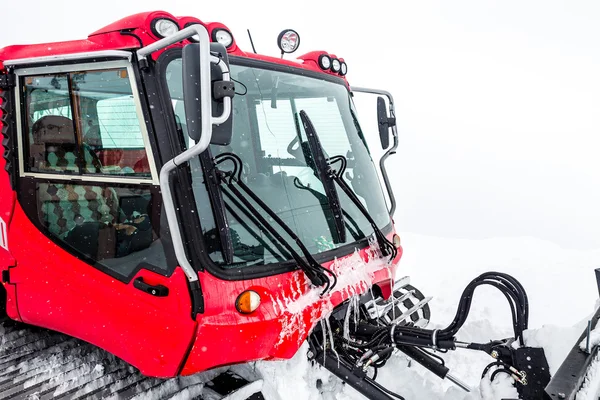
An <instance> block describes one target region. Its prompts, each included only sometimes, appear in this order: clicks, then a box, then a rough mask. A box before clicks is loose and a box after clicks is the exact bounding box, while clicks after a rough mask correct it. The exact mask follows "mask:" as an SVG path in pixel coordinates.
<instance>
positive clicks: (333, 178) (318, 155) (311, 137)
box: [300, 110, 398, 262]
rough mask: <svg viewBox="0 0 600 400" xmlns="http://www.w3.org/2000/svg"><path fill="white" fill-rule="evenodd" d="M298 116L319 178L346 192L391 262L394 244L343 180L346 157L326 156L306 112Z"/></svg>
mask: <svg viewBox="0 0 600 400" xmlns="http://www.w3.org/2000/svg"><path fill="white" fill-rule="evenodd" d="M300 118H301V119H302V124H303V125H304V131H305V132H306V136H307V138H308V143H309V145H310V148H311V149H310V150H311V152H312V153H313V158H314V160H315V161H317V160H319V162H320V165H319V164H317V163H316V162H315V168H316V169H317V170H318V171H319V174H320V175H321V180H322V181H323V184H324V185H325V180H324V179H326V180H328V181H329V182H336V183H337V184H338V185H339V187H340V188H341V189H342V190H343V191H344V193H346V196H348V198H349V199H350V200H351V201H352V202H353V203H354V205H355V206H356V207H357V208H358V210H359V211H360V212H361V213H362V214H363V215H364V216H365V218H366V219H367V221H369V223H370V224H371V227H372V228H373V233H374V234H375V238H376V239H377V244H378V245H379V249H380V251H381V254H382V255H383V256H384V257H385V256H389V261H390V262H391V261H392V260H393V259H394V258H396V255H397V254H398V250H397V249H396V246H394V245H393V243H391V242H390V241H389V240H388V238H386V237H385V235H384V234H383V232H382V231H381V229H379V227H378V226H377V224H376V223H375V220H374V219H373V217H372V216H371V214H369V211H368V210H367V209H366V207H365V206H364V205H363V203H362V202H361V201H360V199H359V198H358V196H357V195H356V193H354V191H353V190H352V189H351V188H350V186H348V184H347V183H346V181H345V180H344V178H343V174H344V172H345V171H346V165H347V161H346V157H344V156H342V155H339V156H334V157H331V158H326V156H325V151H324V150H323V147H322V146H321V141H320V140H319V137H318V136H317V132H316V130H315V127H314V125H313V124H312V121H311V120H310V118H309V117H308V114H307V113H306V111H304V110H302V111H300ZM311 143H312V144H311ZM337 162H340V163H341V166H340V168H339V170H338V171H335V170H334V169H333V168H332V167H331V165H332V164H334V163H337ZM323 177H325V178H323ZM334 190H335V187H334ZM335 195H336V200H337V204H338V205H339V199H337V192H335ZM340 210H341V206H340ZM339 215H340V216H342V215H343V213H342V212H340V213H339Z"/></svg>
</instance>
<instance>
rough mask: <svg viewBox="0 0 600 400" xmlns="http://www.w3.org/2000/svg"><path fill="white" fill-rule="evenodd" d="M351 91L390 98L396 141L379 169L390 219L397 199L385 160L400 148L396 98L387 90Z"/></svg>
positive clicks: (389, 119) (355, 88)
mask: <svg viewBox="0 0 600 400" xmlns="http://www.w3.org/2000/svg"><path fill="white" fill-rule="evenodd" d="M350 90H351V91H352V92H359V93H369V94H377V95H383V96H386V97H387V98H388V101H389V104H390V106H389V107H390V117H389V118H388V121H393V124H392V125H391V128H392V138H393V139H394V143H393V145H392V147H390V148H389V149H388V150H387V151H386V152H385V154H384V155H383V156H381V159H380V160H379V168H380V169H381V175H382V176H383V182H384V183H385V188H386V189H387V192H388V196H389V198H390V211H389V213H390V217H393V216H394V212H395V211H396V197H394V191H393V189H392V184H391V182H390V178H389V176H388V173H387V170H386V168H385V160H387V158H388V157H389V156H391V155H392V154H396V149H397V148H398V130H397V129H396V112H395V108H394V97H393V96H392V94H391V93H390V92H388V91H386V90H379V89H369V88H363V87H355V86H353V87H351V88H350Z"/></svg>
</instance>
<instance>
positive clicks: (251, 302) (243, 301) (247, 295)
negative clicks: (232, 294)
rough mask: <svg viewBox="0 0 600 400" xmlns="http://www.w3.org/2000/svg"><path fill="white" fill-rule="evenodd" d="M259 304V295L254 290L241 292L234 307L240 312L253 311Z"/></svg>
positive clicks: (248, 312)
mask: <svg viewBox="0 0 600 400" xmlns="http://www.w3.org/2000/svg"><path fill="white" fill-rule="evenodd" d="M259 305H260V295H259V294H258V293H256V292H255V291H254V290H246V291H244V292H242V293H241V294H240V295H239V296H238V298H237V300H236V301H235V308H236V309H237V310H238V311H239V312H241V313H242V314H250V313H252V312H254V311H255V310H256V309H257V308H258V306H259Z"/></svg>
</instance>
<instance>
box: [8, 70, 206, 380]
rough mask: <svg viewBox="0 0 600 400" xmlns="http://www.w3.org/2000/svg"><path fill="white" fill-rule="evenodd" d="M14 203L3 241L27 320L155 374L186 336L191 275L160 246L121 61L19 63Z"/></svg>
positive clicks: (152, 191)
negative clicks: (7, 243) (6, 242)
mask: <svg viewBox="0 0 600 400" xmlns="http://www.w3.org/2000/svg"><path fill="white" fill-rule="evenodd" d="M15 73H16V75H17V87H16V90H15V100H16V104H17V106H18V109H19V112H18V113H17V119H18V121H17V128H18V129H17V131H18V132H17V137H18V140H19V146H18V147H19V160H20V163H19V164H20V165H19V185H18V186H19V188H18V199H17V200H18V202H17V206H16V207H15V212H14V216H13V220H12V223H11V226H10V231H9V236H10V239H11V252H12V254H13V256H14V257H15V259H16V264H17V266H16V267H15V268H12V269H11V276H10V281H11V283H12V284H14V285H16V291H17V302H18V308H19V313H20V316H21V318H22V320H23V321H24V322H27V323H30V324H33V325H38V326H42V327H46V328H50V329H53V330H57V331H60V332H64V333H66V334H68V335H71V336H74V337H77V338H80V339H83V340H85V341H88V342H90V343H92V344H95V345H97V346H99V347H101V348H104V349H106V350H108V351H109V352H111V353H113V354H115V355H116V356H118V357H120V358H122V359H124V360H125V361H127V362H129V363H131V364H133V365H134V366H136V367H138V368H139V369H140V370H141V372H142V373H144V374H146V375H151V376H159V377H168V376H173V375H175V374H177V373H178V371H179V368H180V364H181V363H182V360H183V359H184V357H185V355H186V352H187V350H188V349H189V348H190V345H191V341H192V338H193V337H194V333H195V329H196V325H195V321H193V320H192V317H191V314H192V313H191V304H190V295H189V291H188V286H187V280H186V277H185V275H184V273H183V272H182V271H181V269H180V268H177V267H176V265H175V264H174V262H173V261H171V262H168V261H167V256H166V255H165V247H166V244H165V241H164V235H163V233H164V231H165V230H166V228H167V227H166V226H164V225H165V224H166V223H165V222H163V221H161V218H160V210H161V196H160V192H159V186H158V175H157V170H156V166H155V163H154V158H153V152H152V144H151V142H150V138H149V135H148V132H147V127H146V124H145V123H144V118H142V115H143V113H142V109H141V103H140V100H139V98H138V97H137V96H138V93H139V91H138V90H137V89H136V80H135V77H134V74H133V69H132V68H131V66H130V64H129V62H128V61H125V60H116V61H107V62H102V63H93V64H84V63H82V64H75V65H70V66H64V65H62V66H44V67H31V68H22V69H17V70H15Z"/></svg>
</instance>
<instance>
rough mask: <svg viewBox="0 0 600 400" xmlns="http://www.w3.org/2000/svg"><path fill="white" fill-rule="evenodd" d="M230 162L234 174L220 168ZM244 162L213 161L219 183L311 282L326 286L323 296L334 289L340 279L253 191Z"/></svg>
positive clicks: (223, 157) (231, 157)
mask: <svg viewBox="0 0 600 400" xmlns="http://www.w3.org/2000/svg"><path fill="white" fill-rule="evenodd" d="M226 161H230V162H232V163H233V167H234V168H233V171H222V170H220V169H218V168H217V166H218V165H219V164H221V163H223V162H226ZM242 170H243V162H242V160H241V158H240V157H239V156H238V155H236V154H234V153H222V154H219V155H218V156H216V157H215V158H214V171H215V174H216V176H217V177H218V179H219V183H225V184H226V185H227V187H228V188H229V191H230V192H231V194H233V195H234V196H235V197H236V198H237V200H238V201H240V202H241V203H242V204H243V205H244V207H246V208H247V209H248V211H249V212H250V213H251V214H252V215H253V217H254V218H255V219H256V220H257V221H258V222H259V223H260V224H261V225H262V226H263V227H264V229H265V230H267V231H268V232H269V234H271V236H273V237H274V238H275V239H277V241H278V242H279V243H280V244H281V245H282V246H283V247H284V248H285V249H286V250H287V252H288V253H289V254H291V256H292V258H293V259H294V260H295V261H296V262H297V263H298V265H299V266H300V268H301V269H302V270H303V271H304V273H305V274H306V276H307V277H308V279H309V280H310V281H311V283H312V284H313V285H315V286H325V289H323V292H322V293H321V295H323V294H324V293H326V292H328V291H330V290H332V289H333V288H334V287H335V284H336V283H337V277H336V275H335V273H334V272H333V271H330V270H328V269H327V268H325V267H323V266H322V265H321V264H319V263H318V262H317V261H316V260H315V259H314V258H313V256H312V255H311V254H310V251H309V250H308V249H307V248H306V246H305V245H304V243H302V241H301V240H300V238H299V237H298V235H296V234H295V233H294V231H293V230H292V229H291V228H290V227H289V226H288V225H287V224H286V223H285V222H284V221H283V220H282V219H281V218H280V217H279V216H278V215H277V214H276V213H275V211H273V209H271V207H269V206H268V205H267V204H266V203H265V202H264V201H262V200H261V198H260V197H259V196H258V195H257V194H256V193H254V191H252V189H250V188H249V187H248V186H247V185H246V184H245V183H244V182H243V180H242V177H241V175H242ZM237 186H239V187H240V188H241V189H242V191H244V193H245V194H246V195H248V196H249V197H250V198H251V199H252V200H253V201H254V202H255V203H256V204H258V206H259V207H260V208H262V209H263V210H264V211H265V212H266V213H267V214H268V215H269V217H271V218H272V219H273V221H275V222H276V223H277V224H278V225H279V226H280V227H281V228H282V229H283V230H284V231H285V232H286V233H287V234H288V235H289V236H290V237H291V238H292V239H293V240H294V242H295V243H296V245H297V246H298V247H299V248H300V250H301V251H302V254H303V255H304V258H302V257H301V256H300V254H298V252H297V251H296V250H295V249H294V248H293V247H292V245H291V244H290V243H289V242H288V241H287V240H285V239H284V238H283V236H281V234H280V233H279V232H277V230H276V229H275V227H274V226H273V225H272V224H271V223H270V222H269V221H267V219H266V218H265V217H264V216H262V215H261V213H260V212H259V211H258V210H257V209H256V207H254V205H253V204H252V203H251V202H250V201H249V200H248V198H247V197H246V196H245V195H244V193H242V192H241V191H240V190H239V189H238V188H237Z"/></svg>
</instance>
